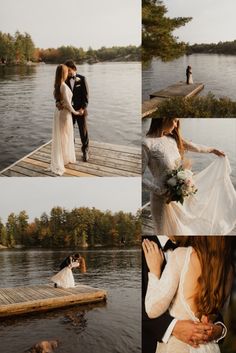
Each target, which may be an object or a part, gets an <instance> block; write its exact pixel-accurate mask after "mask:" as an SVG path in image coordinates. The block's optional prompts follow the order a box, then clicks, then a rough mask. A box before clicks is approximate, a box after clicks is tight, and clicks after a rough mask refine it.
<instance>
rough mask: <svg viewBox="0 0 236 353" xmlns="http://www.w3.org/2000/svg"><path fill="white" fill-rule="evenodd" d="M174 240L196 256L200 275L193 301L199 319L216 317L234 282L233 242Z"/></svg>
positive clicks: (197, 238) (205, 238) (200, 238)
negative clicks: (192, 251) (208, 316)
mask: <svg viewBox="0 0 236 353" xmlns="http://www.w3.org/2000/svg"><path fill="white" fill-rule="evenodd" d="M183 238H185V239H183V240H181V237H175V239H176V241H177V242H178V243H179V245H180V246H181V245H182V246H187V245H190V246H192V247H193V248H194V250H195V251H196V253H197V256H198V259H199V262H200V266H201V275H200V276H199V278H198V283H197V290H196V294H195V297H194V300H195V304H196V308H197V311H198V312H197V316H198V317H199V319H201V317H202V315H214V314H217V312H218V311H219V310H221V309H222V308H223V306H224V304H225V301H226V299H227V296H228V295H229V292H230V289H231V284H232V279H233V259H232V251H231V247H232V240H231V239H230V237H229V236H228V237H227V236H192V237H183Z"/></svg>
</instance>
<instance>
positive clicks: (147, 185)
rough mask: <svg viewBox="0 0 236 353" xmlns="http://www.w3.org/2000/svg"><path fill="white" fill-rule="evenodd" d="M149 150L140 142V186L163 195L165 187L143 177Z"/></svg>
mask: <svg viewBox="0 0 236 353" xmlns="http://www.w3.org/2000/svg"><path fill="white" fill-rule="evenodd" d="M149 158H150V152H149V149H148V147H147V146H146V145H145V144H142V186H143V188H144V189H146V190H149V191H152V192H154V193H155V194H157V195H163V194H165V193H166V191H167V189H166V188H163V187H160V186H158V185H157V184H156V183H155V184H154V183H153V182H152V181H151V180H149V179H148V178H147V177H145V175H144V172H145V170H146V168H147V166H148V163H149Z"/></svg>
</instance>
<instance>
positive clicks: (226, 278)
mask: <svg viewBox="0 0 236 353" xmlns="http://www.w3.org/2000/svg"><path fill="white" fill-rule="evenodd" d="M186 238H187V244H188V245H189V246H188V247H179V248H177V249H176V250H174V251H173V252H171V253H170V254H169V257H168V261H167V265H166V266H165V269H164V271H163V273H162V274H161V267H162V264H163V260H164V255H163V253H162V251H161V250H160V249H159V248H158V246H157V244H156V243H154V242H152V241H149V240H147V239H146V240H144V242H143V244H142V246H143V250H144V254H145V257H146V261H147V265H148V267H149V271H150V272H149V281H148V288H147V293H146V298H145V309H146V312H147V314H148V316H149V317H150V318H156V317H159V316H160V315H162V314H163V313H164V312H165V311H166V310H168V309H169V312H170V314H171V315H172V316H173V317H176V318H177V319H180V320H189V319H190V320H193V321H196V322H197V321H198V322H199V321H205V322H207V320H208V319H210V320H211V321H214V319H215V317H216V316H217V314H218V313H219V312H220V311H222V309H223V307H224V305H225V303H226V302H227V300H228V299H229V296H230V292H231V287H232V283H233V267H232V262H231V254H230V251H231V240H230V237H223V236H194V237H178V240H180V245H181V242H182V245H184V246H185V244H186ZM222 259H223V261H222ZM156 352H157V353H167V352H168V353H195V352H196V353H197V352H198V353H220V349H219V346H218V344H217V343H216V342H210V343H207V344H203V345H200V346H199V347H198V348H193V347H191V346H190V345H188V344H187V343H184V342H182V341H180V340H178V339H177V338H176V337H175V336H171V337H170V339H169V341H168V343H158V346H157V350H156Z"/></svg>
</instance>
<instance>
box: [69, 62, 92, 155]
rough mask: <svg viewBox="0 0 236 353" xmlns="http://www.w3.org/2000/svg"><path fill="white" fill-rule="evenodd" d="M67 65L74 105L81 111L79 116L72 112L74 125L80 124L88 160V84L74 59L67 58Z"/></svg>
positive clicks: (83, 150)
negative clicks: (78, 71) (79, 72)
mask: <svg viewBox="0 0 236 353" xmlns="http://www.w3.org/2000/svg"><path fill="white" fill-rule="evenodd" d="M65 65H66V66H67V67H68V78H67V80H66V84H67V85H68V86H69V88H70V89H71V91H72V94H73V97H72V105H73V107H74V109H75V110H76V111H79V112H80V115H79V116H78V115H74V114H72V117H73V125H75V124H76V122H77V124H78V128H79V133H80V139H81V143H82V147H81V150H82V153H83V160H84V162H87V161H88V160H89V137H88V128H87V116H88V113H87V105H88V85H87V81H86V78H85V77H84V76H82V75H79V74H78V73H77V68H76V65H75V63H74V61H73V60H67V61H66V62H65Z"/></svg>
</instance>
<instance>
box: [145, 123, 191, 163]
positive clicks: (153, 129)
mask: <svg viewBox="0 0 236 353" xmlns="http://www.w3.org/2000/svg"><path fill="white" fill-rule="evenodd" d="M174 119H176V117H171V118H169V117H168V118H152V121H151V125H150V128H149V130H148V132H147V134H146V136H148V137H159V136H160V135H161V134H162V132H163V130H164V129H165V128H167V127H169V126H170V125H171V124H172V122H173V120H174ZM169 136H171V137H173V138H174V139H175V141H176V143H177V146H178V149H179V153H180V155H181V157H182V159H183V157H184V144H183V140H182V137H181V133H180V121H179V120H178V123H177V127H176V128H175V129H174V130H173V131H172V132H171V134H170V135H169Z"/></svg>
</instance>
